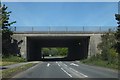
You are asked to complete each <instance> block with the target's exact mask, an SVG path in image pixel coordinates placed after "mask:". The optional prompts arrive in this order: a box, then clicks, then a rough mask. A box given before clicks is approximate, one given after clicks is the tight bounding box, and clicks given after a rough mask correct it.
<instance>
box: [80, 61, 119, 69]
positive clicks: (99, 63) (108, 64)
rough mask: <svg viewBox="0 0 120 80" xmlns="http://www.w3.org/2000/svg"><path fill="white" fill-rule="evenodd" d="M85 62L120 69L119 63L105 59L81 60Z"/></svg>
mask: <svg viewBox="0 0 120 80" xmlns="http://www.w3.org/2000/svg"><path fill="white" fill-rule="evenodd" d="M81 62H82V63H84V64H88V65H93V66H100V67H105V68H110V69H115V70H120V69H119V67H118V64H114V63H109V62H108V61H103V60H100V59H97V60H92V61H91V60H89V59H86V60H82V61H81Z"/></svg>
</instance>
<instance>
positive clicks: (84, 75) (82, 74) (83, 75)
mask: <svg viewBox="0 0 120 80" xmlns="http://www.w3.org/2000/svg"><path fill="white" fill-rule="evenodd" d="M70 69H71V70H73V71H75V72H76V73H79V74H80V75H82V76H84V77H88V76H87V75H85V74H83V73H80V72H78V71H76V70H75V69H73V68H70Z"/></svg>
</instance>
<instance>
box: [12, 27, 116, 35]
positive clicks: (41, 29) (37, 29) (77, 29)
mask: <svg viewBox="0 0 120 80" xmlns="http://www.w3.org/2000/svg"><path fill="white" fill-rule="evenodd" d="M11 30H12V31H14V32H47V33H51V32H64V33H67V32H72V33H76V32H85V33H94V32H95V33H101V32H108V31H112V32H114V31H116V30H117V27H116V26H35V27H34V26H11Z"/></svg>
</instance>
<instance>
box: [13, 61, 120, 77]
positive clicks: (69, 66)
mask: <svg viewBox="0 0 120 80" xmlns="http://www.w3.org/2000/svg"><path fill="white" fill-rule="evenodd" d="M13 78H118V72H117V71H114V70H111V69H106V68H101V67H95V66H88V65H85V64H81V63H79V62H77V61H53V62H51V61H46V62H40V63H38V64H37V65H36V66H34V67H32V68H30V69H28V70H26V71H24V72H22V73H20V74H18V75H16V76H14V77H13Z"/></svg>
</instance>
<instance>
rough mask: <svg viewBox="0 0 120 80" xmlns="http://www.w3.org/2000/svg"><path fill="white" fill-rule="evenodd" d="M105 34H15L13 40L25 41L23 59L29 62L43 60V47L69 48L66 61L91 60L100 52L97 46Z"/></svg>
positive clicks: (23, 43)
mask: <svg viewBox="0 0 120 80" xmlns="http://www.w3.org/2000/svg"><path fill="white" fill-rule="evenodd" d="M102 34H103V33H80V32H67V33H65V32H51V33H49V32H19V33H17V32H15V33H14V35H13V38H14V39H16V40H17V41H20V40H23V42H22V44H20V45H19V47H20V53H21V55H22V57H24V58H26V59H27V60H28V61H36V60H42V52H41V49H42V48H43V47H67V48H68V55H67V56H66V57H65V58H64V60H80V59H85V58H89V57H90V56H92V55H95V54H97V53H98V52H99V50H98V49H97V45H98V44H99V43H100V42H101V35H102Z"/></svg>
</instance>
